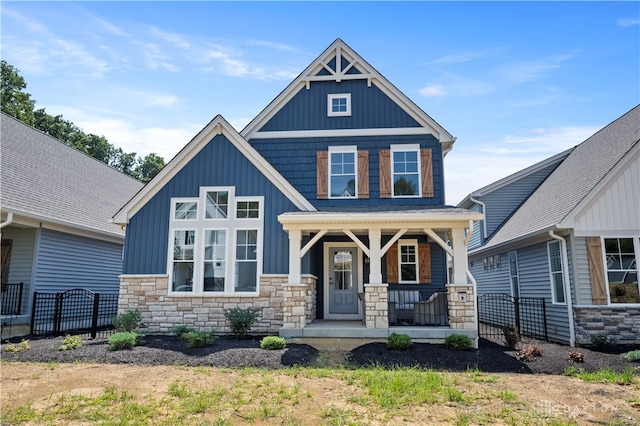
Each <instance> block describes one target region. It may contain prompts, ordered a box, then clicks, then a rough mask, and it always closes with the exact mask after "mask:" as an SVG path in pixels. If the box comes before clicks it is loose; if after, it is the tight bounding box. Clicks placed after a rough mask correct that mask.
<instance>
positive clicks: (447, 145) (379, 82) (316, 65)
mask: <svg viewBox="0 0 640 426" xmlns="http://www.w3.org/2000/svg"><path fill="white" fill-rule="evenodd" d="M338 51H339V52H340V54H341V55H346V56H347V57H351V58H353V60H352V61H351V62H357V63H358V66H359V69H360V71H361V72H362V73H363V74H342V75H340V76H335V75H328V76H323V77H322V80H336V81H338V80H340V79H346V78H349V79H363V80H368V81H369V82H373V84H375V85H376V86H377V87H378V88H379V89H380V90H381V91H382V92H383V93H385V94H386V95H387V96H389V97H390V98H391V99H392V100H394V101H395V102H396V103H397V104H398V105H400V107H401V108H402V109H404V110H405V111H406V112H407V113H408V114H409V115H410V116H411V117H412V118H413V119H415V120H416V121H417V122H418V123H419V124H420V125H421V126H423V127H424V128H426V129H429V130H430V132H429V133H431V134H433V135H434V136H435V137H436V138H437V139H438V141H440V143H441V144H443V153H444V154H446V153H447V152H449V151H450V150H451V148H452V145H453V143H454V142H455V138H454V137H453V136H452V135H451V134H450V133H449V132H447V131H446V130H445V129H444V128H443V127H442V126H440V125H439V124H438V123H437V122H436V121H435V120H433V119H432V118H431V117H430V116H429V115H428V114H427V113H425V112H424V111H423V110H422V109H421V108H420V107H418V106H417V105H416V104H415V103H414V102H413V101H411V99H409V98H408V97H407V96H406V95H405V94H403V93H402V92H401V91H400V90H398V89H397V88H396V87H395V86H394V85H393V84H391V83H390V82H389V81H388V80H387V79H386V78H385V77H383V76H382V74H380V73H379V72H378V71H376V69H375V68H373V67H372V66H371V65H370V64H369V63H368V62H367V61H365V60H364V59H363V58H362V57H360V55H358V54H357V53H356V52H355V51H353V49H351V48H350V47H349V46H347V45H346V43H344V42H343V41H342V40H341V39H336V40H335V41H334V42H333V43H332V44H331V45H330V46H329V47H328V48H327V49H326V50H325V51H324V52H322V53H321V54H320V55H319V56H318V57H317V58H316V59H315V60H314V61H313V62H312V63H311V64H310V65H309V66H307V68H305V70H304V71H302V73H300V75H299V76H298V77H296V79H295V80H294V81H293V82H291V83H290V84H289V85H288V86H287V87H286V88H285V89H284V90H283V91H282V92H281V93H280V94H279V95H278V96H277V97H276V98H275V99H274V100H273V101H272V102H271V103H270V104H269V105H268V106H267V107H266V108H265V109H264V110H262V112H260V114H258V116H256V118H254V119H253V120H252V121H251V122H250V123H249V124H248V125H247V126H246V127H245V128H244V129H243V130H242V131H241V132H240V134H241V135H242V137H244V138H245V139H247V140H250V139H253V138H255V137H256V133H258V130H259V129H260V128H261V127H262V126H263V125H264V124H265V123H266V122H267V121H268V120H269V119H271V118H272V117H273V116H274V115H275V114H276V113H277V112H278V111H279V110H280V108H282V106H283V105H285V104H286V103H287V102H288V101H289V100H290V99H291V98H293V96H294V95H295V94H296V93H297V92H298V91H299V90H300V89H302V88H303V87H306V86H307V83H308V82H309V81H312V80H314V78H316V77H317V76H315V74H317V73H318V72H319V71H320V69H322V68H326V67H325V66H324V65H323V64H324V63H325V60H326V59H327V58H328V57H332V56H333V55H334V52H338ZM347 76H349V77H347ZM316 79H317V78H316Z"/></svg>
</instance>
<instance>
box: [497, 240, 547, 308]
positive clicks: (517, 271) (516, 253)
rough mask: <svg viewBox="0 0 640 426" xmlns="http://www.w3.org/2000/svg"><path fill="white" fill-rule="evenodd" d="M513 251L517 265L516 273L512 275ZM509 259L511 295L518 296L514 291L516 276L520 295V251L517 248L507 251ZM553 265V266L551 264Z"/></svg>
mask: <svg viewBox="0 0 640 426" xmlns="http://www.w3.org/2000/svg"><path fill="white" fill-rule="evenodd" d="M511 253H513V255H514V256H515V265H516V274H515V275H512V274H511ZM507 260H508V263H509V286H510V287H511V296H512V297H516V295H515V294H514V293H513V281H512V280H513V278H514V277H515V278H516V280H517V283H518V296H517V297H520V290H521V289H520V268H519V267H518V252H517V251H516V250H511V251H510V252H508V253H507ZM549 267H551V266H549Z"/></svg>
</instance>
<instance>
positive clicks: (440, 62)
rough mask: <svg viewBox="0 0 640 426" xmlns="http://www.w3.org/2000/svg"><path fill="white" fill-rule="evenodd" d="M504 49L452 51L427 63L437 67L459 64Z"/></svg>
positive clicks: (492, 54) (489, 55)
mask: <svg viewBox="0 0 640 426" xmlns="http://www.w3.org/2000/svg"><path fill="white" fill-rule="evenodd" d="M501 50H503V49H501V48H496V49H485V50H478V51H474V52H460V53H452V54H449V55H445V56H442V57H440V58H438V59H435V60H433V61H431V62H427V63H426V64H425V65H427V66H435V67H443V66H447V65H458V64H463V63H466V62H471V61H475V60H478V59H484V58H487V57H493V56H495V55H496V54H497V53H498V52H499V51H501Z"/></svg>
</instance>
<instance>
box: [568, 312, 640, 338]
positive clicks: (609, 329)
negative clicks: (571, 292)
mask: <svg viewBox="0 0 640 426" xmlns="http://www.w3.org/2000/svg"><path fill="white" fill-rule="evenodd" d="M574 315H575V320H576V324H575V328H576V340H577V343H579V344H591V336H592V335H596V334H599V333H607V334H608V335H609V336H612V337H613V338H615V339H616V340H617V343H619V344H623V345H638V344H640V308H622V307H620V308H618V307H615V308H612V307H594V308H575V309H574Z"/></svg>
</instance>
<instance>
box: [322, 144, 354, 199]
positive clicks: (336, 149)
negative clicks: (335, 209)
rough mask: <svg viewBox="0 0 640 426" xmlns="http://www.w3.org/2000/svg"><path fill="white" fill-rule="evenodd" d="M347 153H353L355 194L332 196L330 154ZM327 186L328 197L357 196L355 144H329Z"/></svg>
mask: <svg viewBox="0 0 640 426" xmlns="http://www.w3.org/2000/svg"><path fill="white" fill-rule="evenodd" d="M342 153H348V154H353V168H354V179H355V181H356V182H355V183H356V188H355V194H354V195H353V197H334V196H332V195H331V192H332V191H331V154H342ZM327 175H328V176H327V187H328V194H327V195H328V197H329V198H330V199H335V200H338V199H349V200H352V199H355V198H358V147H357V146H356V145H344V146H330V147H329V158H328V163H327Z"/></svg>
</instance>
